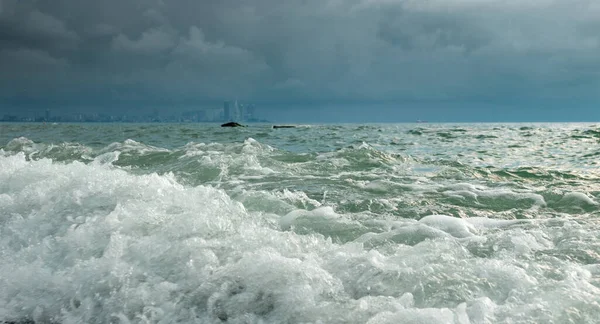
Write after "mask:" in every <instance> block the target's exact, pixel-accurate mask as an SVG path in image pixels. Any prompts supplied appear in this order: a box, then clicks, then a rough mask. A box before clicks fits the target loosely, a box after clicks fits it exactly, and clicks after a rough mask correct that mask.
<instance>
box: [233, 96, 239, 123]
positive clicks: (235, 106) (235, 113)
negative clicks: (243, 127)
mask: <svg viewBox="0 0 600 324" xmlns="http://www.w3.org/2000/svg"><path fill="white" fill-rule="evenodd" d="M239 116H240V107H239V106H238V102H237V100H236V101H235V103H234V104H233V118H234V119H235V120H238V119H239V118H240V117H239Z"/></svg>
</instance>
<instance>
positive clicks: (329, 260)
mask: <svg viewBox="0 0 600 324" xmlns="http://www.w3.org/2000/svg"><path fill="white" fill-rule="evenodd" d="M21 141H22V142H23V140H21ZM124 143H125V144H126V145H117V146H115V147H118V148H119V149H115V147H112V148H110V147H105V148H104V149H103V150H104V151H102V152H100V154H95V155H90V157H89V159H90V162H85V163H84V162H78V161H72V160H68V161H63V162H58V161H53V160H50V159H48V158H39V159H36V158H35V156H33V157H32V158H31V159H30V158H28V156H31V154H32V152H33V151H35V149H33V151H28V150H29V148H30V147H31V145H33V144H32V143H29V144H27V141H24V144H23V145H29V146H27V147H29V148H18V149H16V150H13V151H11V152H8V151H0V321H2V320H4V321H16V322H23V323H25V322H27V321H35V322H36V323H219V322H225V321H226V322H228V323H428V324H433V323H461V324H465V323H473V324H476V323H595V322H599V320H598V319H599V318H600V288H599V287H600V255H599V251H600V231H599V229H600V224H599V221H598V219H597V218H596V217H595V216H594V215H596V214H595V211H596V210H597V205H598V200H597V195H596V194H597V192H596V191H595V190H590V191H586V190H585V188H586V186H585V185H578V186H577V187H573V188H571V189H572V190H564V188H562V187H561V190H560V191H559V190H555V189H551V188H544V189H543V190H541V191H540V190H537V189H536V183H533V182H532V183H531V184H530V185H528V186H523V187H518V188H517V187H515V186H509V185H503V186H496V187H493V186H490V185H489V183H488V184H486V183H481V182H476V181H473V180H468V179H463V180H462V181H463V182H461V181H454V182H448V181H434V180H432V179H434V178H430V177H428V176H419V175H410V179H414V182H413V183H411V184H408V183H405V181H403V183H399V182H398V181H394V180H386V179H385V178H377V177H376V175H377V174H378V172H379V169H377V170H373V171H369V173H363V174H358V173H357V174H356V176H355V177H353V176H352V173H351V172H350V171H348V170H345V169H343V168H344V167H343V166H339V168H342V170H341V171H340V173H338V174H329V175H327V176H326V177H327V179H336V180H335V181H339V182H335V183H333V184H332V185H331V186H332V187H331V188H344V189H340V190H346V191H343V192H342V193H341V194H340V193H339V192H335V190H333V189H329V191H327V192H325V193H322V194H320V195H316V196H315V195H307V192H309V191H310V190H312V187H311V181H323V178H322V177H319V176H318V174H316V173H315V175H314V178H313V180H311V178H310V177H304V176H303V177H302V180H301V181H300V182H301V184H302V186H305V187H306V188H307V192H303V191H301V190H297V189H295V190H288V189H285V187H286V185H285V184H286V183H288V184H289V183H290V182H281V183H280V186H279V187H276V189H266V188H264V186H265V184H264V183H262V182H253V181H258V180H257V179H264V178H265V177H266V178H267V179H268V177H272V176H273V173H275V174H286V172H287V173H289V174H288V175H287V177H288V178H284V180H279V181H290V180H289V179H292V178H293V179H295V178H294V177H296V176H299V174H300V173H297V174H294V173H292V172H290V169H285V168H282V167H281V166H279V165H278V164H277V163H275V162H271V165H270V166H265V162H264V161H263V160H261V159H260V157H261V154H267V155H269V154H270V155H273V154H280V153H278V152H276V151H274V149H273V148H267V149H265V150H266V151H265V150H263V148H262V146H261V144H260V143H258V142H256V141H246V143H244V144H243V145H242V146H239V145H238V144H235V145H233V144H223V145H222V146H223V147H221V148H219V147H216V146H217V145H213V144H210V145H193V144H189V145H187V146H186V152H187V153H190V155H191V158H194V159H198V160H199V161H202V162H201V163H208V164H210V165H212V166H214V165H220V164H224V165H226V166H228V167H227V168H226V169H227V170H229V173H227V172H225V171H223V173H222V174H220V175H218V176H219V177H220V178H219V179H221V181H222V182H221V183H218V182H210V183H206V184H199V185H196V184H190V183H189V182H186V181H185V178H184V177H182V176H181V175H180V174H175V173H172V172H161V173H154V172H146V173H145V172H134V171H135V170H130V169H131V167H129V166H124V167H120V166H117V165H115V164H116V163H117V162H118V161H121V159H122V158H123V155H124V154H127V153H126V151H127V150H126V149H125V148H123V147H124V146H131V147H133V146H135V147H137V148H135V147H133V148H131V150H134V151H136V152H138V150H146V151H151V152H154V151H155V149H154V148H153V146H150V145H146V144H141V143H137V144H135V145H134V143H133V142H124ZM13 144H14V143H13ZM199 147H202V148H201V149H198V148H199ZM206 147H211V148H206ZM37 149H38V150H39V148H37ZM85 150H87V149H85V147H84V149H83V151H85ZM156 150H157V151H161V152H163V153H164V152H166V153H168V154H170V153H169V152H170V151H169V150H165V149H161V148H156ZM191 152H204V153H201V154H200V153H198V154H197V155H194V154H191ZM211 152H212V153H211ZM26 153H27V154H26ZM36 154H37V153H36ZM136 154H137V153H136ZM140 154H141V153H140ZM351 154H358V153H355V152H351ZM369 154H371V153H369ZM181 156H185V154H181ZM338 158H339V155H337V156H333V157H331V158H324V159H326V161H325V162H323V163H328V162H331V161H332V159H338ZM344 158H345V159H347V160H349V161H352V159H353V158H356V159H361V158H362V157H360V156H358V157H355V156H354V155H350V156H348V155H346V156H345V157H344ZM181 159H183V158H178V160H181ZM386 159H387V158H386ZM140 163H141V162H140ZM144 163H145V162H144ZM308 163H314V162H308ZM332 163H333V162H332ZM349 163H351V164H352V163H355V162H349ZM398 163H405V162H404V161H400V162H398ZM240 169H243V170H245V171H243V172H242V171H239V170H240ZM266 169H269V170H271V171H272V172H266V171H264V170H266ZM221 170H225V169H221ZM232 174H238V175H237V176H235V178H233V176H232ZM365 174H367V175H365ZM394 176H397V175H394ZM245 177H249V178H245ZM227 179H230V180H227ZM278 179H281V178H278ZM330 181H333V180H330ZM340 183H341V184H344V186H347V187H336V186H341V185H340ZM220 187H223V188H220ZM347 188H354V189H352V190H355V189H356V190H364V194H365V195H366V194H369V193H370V194H374V195H376V196H377V197H379V198H377V199H371V200H370V203H371V204H372V205H369V208H362V207H361V206H362V203H356V206H357V207H356V208H355V209H356V210H355V211H348V210H349V208H346V211H344V208H341V206H345V204H349V203H350V202H351V201H354V200H353V199H354V198H355V197H358V196H359V195H360V192H363V191H358V192H355V191H352V190H350V189H347ZM590 188H591V187H590ZM545 190H549V191H552V190H554V191H552V192H554V194H553V195H550V194H549V193H547V192H546V191H545ZM336 194H337V196H336ZM339 197H341V198H339ZM403 197H404V198H403ZM406 197H408V198H406ZM431 197H433V198H431ZM428 199H429V200H428ZM444 199H450V200H449V201H450V202H448V200H444ZM346 200H348V201H349V202H345V201H346ZM438 201H440V202H444V203H448V204H450V203H452V204H454V205H452V206H454V207H453V208H457V209H459V210H458V212H457V213H458V214H459V215H461V214H464V217H455V216H456V215H449V214H448V215H444V214H435V213H429V215H428V216H425V217H419V218H416V219H411V218H403V217H396V216H394V213H396V212H401V210H405V209H402V208H397V207H396V206H397V205H398V204H406V205H408V206H418V204H419V203H420V202H427V203H429V204H433V205H435V204H436V203H437V202H438ZM411 204H413V205H411ZM359 207H360V208H359ZM386 208H387V209H386ZM394 208H396V209H394ZM403 208H404V207H403ZM549 208H554V209H555V210H557V215H561V217H554V218H543V217H539V215H540V214H541V213H544V212H545V210H550V209H549ZM378 210H384V212H378ZM449 210H451V209H449ZM561 210H562V212H560V211H561ZM586 210H587V212H586ZM472 211H480V212H479V213H477V214H470V213H471V212H472ZM566 211H573V212H572V213H567V212H566ZM590 211H591V212H590ZM511 213H515V214H519V215H532V216H536V217H530V218H531V219H515V218H514V217H508V216H509V215H511ZM482 215H483V216H484V217H482ZM524 218H527V217H524Z"/></svg>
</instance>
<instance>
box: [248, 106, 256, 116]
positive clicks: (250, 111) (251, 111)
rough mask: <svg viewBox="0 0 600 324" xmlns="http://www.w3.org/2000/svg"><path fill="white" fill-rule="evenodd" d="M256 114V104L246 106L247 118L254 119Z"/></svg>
mask: <svg viewBox="0 0 600 324" xmlns="http://www.w3.org/2000/svg"><path fill="white" fill-rule="evenodd" d="M255 114H256V106H255V105H252V104H250V105H248V106H247V107H246V120H254V119H255Z"/></svg>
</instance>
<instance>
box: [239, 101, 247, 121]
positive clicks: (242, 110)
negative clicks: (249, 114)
mask: <svg viewBox="0 0 600 324" xmlns="http://www.w3.org/2000/svg"><path fill="white" fill-rule="evenodd" d="M238 116H239V117H238V119H239V120H246V105H244V104H240V108H239V110H238Z"/></svg>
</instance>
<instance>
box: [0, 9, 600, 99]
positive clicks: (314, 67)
mask: <svg viewBox="0 0 600 324" xmlns="http://www.w3.org/2000/svg"><path fill="white" fill-rule="evenodd" d="M599 28H600V5H599V4H598V3H597V2H596V1H591V0H574V1H569V2H567V1H552V0H535V1H529V2H524V1H516V0H508V1H499V0H482V1H474V0H420V1H416V0H362V1H359V0H348V1H342V0H325V1H323V0H319V1H316V0H305V1H275V0H257V1H239V0H238V1H233V0H222V1H217V0H204V1H197V0H173V1H167V0H162V1H161V0H130V1H117V0H107V1H81V0H38V1H33V0H0V68H1V69H2V73H1V74H0V85H1V86H2V89H1V90H0V96H3V97H4V98H9V97H11V96H16V95H24V96H28V95H31V96H37V97H44V96H48V97H53V98H57V97H60V98H62V100H68V98H70V97H78V98H79V97H81V96H83V95H86V96H90V97H94V96H97V97H102V98H103V100H110V99H114V100H115V101H120V100H130V101H140V102H144V101H170V102H175V101H177V100H187V101H193V100H200V101H202V100H221V99H223V98H232V97H238V98H245V99H248V100H254V101H262V102H294V101H295V102H302V101H310V102H315V101H317V102H318V101H323V102H336V101H340V102H347V101H354V100H361V101H394V100H430V99H435V100H470V99H477V98H489V99H490V100H492V99H497V98H528V99H535V98H541V99H548V98H554V97H558V98H561V97H565V98H568V97H578V98H581V97H586V98H598V93H599V91H598V90H600V89H599V88H600V82H599V80H600V75H599V72H598V71H600V69H599V68H600V55H599V54H600V33H598V30H599Z"/></svg>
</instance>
